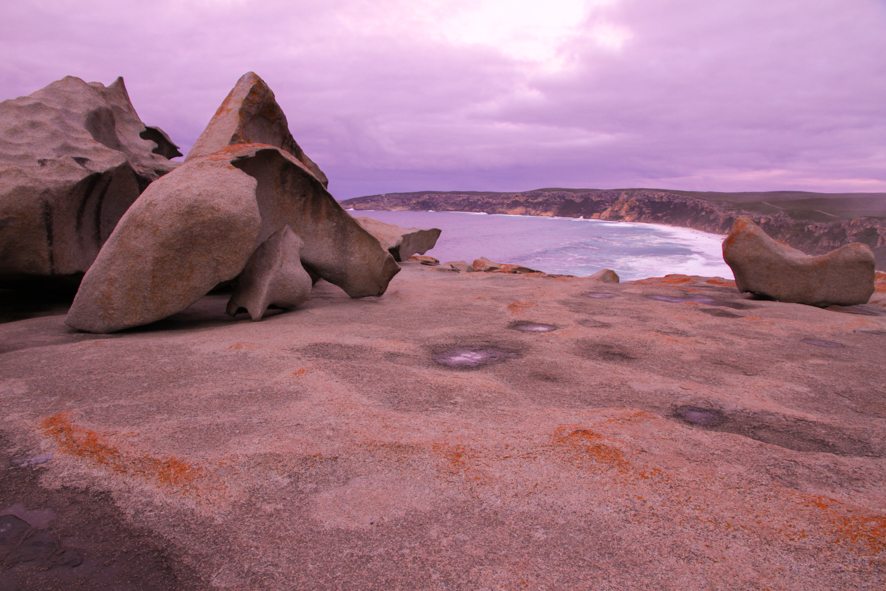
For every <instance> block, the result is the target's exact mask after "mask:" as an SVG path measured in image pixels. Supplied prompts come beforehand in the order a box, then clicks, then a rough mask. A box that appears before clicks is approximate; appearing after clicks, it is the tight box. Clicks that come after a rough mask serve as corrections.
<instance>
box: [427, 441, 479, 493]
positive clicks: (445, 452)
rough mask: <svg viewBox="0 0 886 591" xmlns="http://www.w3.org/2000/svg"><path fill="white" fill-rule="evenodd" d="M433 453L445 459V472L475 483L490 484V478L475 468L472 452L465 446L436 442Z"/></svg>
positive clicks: (433, 445) (432, 446)
mask: <svg viewBox="0 0 886 591" xmlns="http://www.w3.org/2000/svg"><path fill="white" fill-rule="evenodd" d="M431 451H432V452H434V453H435V454H437V455H439V456H441V457H442V458H443V460H444V461H445V464H444V471H445V472H447V473H449V474H457V475H460V476H462V477H464V478H465V479H467V480H471V481H474V482H479V483H488V482H489V477H488V476H487V475H486V474H484V473H483V472H482V471H480V470H479V469H478V468H477V467H476V466H475V462H474V461H473V460H474V459H475V458H474V456H473V452H472V450H470V449H468V448H467V447H465V446H464V445H462V444H460V443H457V444H451V443H444V442H436V443H433V444H432V445H431Z"/></svg>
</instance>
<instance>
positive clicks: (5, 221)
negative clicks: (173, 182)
mask: <svg viewBox="0 0 886 591" xmlns="http://www.w3.org/2000/svg"><path fill="white" fill-rule="evenodd" d="M176 155H180V154H179V153H178V150H177V148H176V146H175V144H173V143H172V142H171V141H170V140H169V138H168V137H167V136H166V134H165V133H163V132H162V131H161V130H159V129H158V128H155V127H147V126H146V125H145V124H144V123H143V122H142V121H141V119H139V117H138V114H137V113H136V112H135V109H134V107H133V106H132V102H131V101H130V99H129V95H128V94H127V92H126V87H125V86H124V84H123V79H122V78H118V79H117V80H116V81H115V82H114V83H113V84H111V85H110V86H107V87H106V86H103V85H102V84H99V83H97V82H93V83H86V82H84V81H83V80H80V79H79V78H74V77H71V76H69V77H67V78H64V79H62V80H59V81H57V82H53V83H52V84H50V85H49V86H47V87H45V88H43V89H41V90H38V91H37V92H35V93H33V94H31V95H29V96H25V97H20V98H17V99H12V100H7V101H3V102H0V280H2V281H9V280H19V279H22V278H27V277H54V276H68V275H75V274H79V273H82V272H84V271H86V269H88V268H89V266H90V264H92V261H93V260H94V259H95V257H96V255H97V254H98V252H99V249H100V248H101V246H102V244H103V243H104V242H105V240H107V238H108V236H110V234H111V231H112V230H113V229H114V226H115V225H116V224H117V222H118V220H119V219H120V217H121V216H122V215H123V214H124V212H125V211H126V210H127V209H128V208H129V207H130V205H132V203H133V202H134V201H135V199H136V198H137V197H138V196H139V194H140V193H141V192H142V191H143V190H144V189H145V187H146V186H147V185H148V184H149V183H151V182H152V181H154V180H155V179H157V178H158V177H160V176H161V175H163V174H165V173H167V172H169V171H170V170H172V168H173V167H174V165H175V164H174V163H173V162H171V161H170V160H169V158H170V157H172V156H176Z"/></svg>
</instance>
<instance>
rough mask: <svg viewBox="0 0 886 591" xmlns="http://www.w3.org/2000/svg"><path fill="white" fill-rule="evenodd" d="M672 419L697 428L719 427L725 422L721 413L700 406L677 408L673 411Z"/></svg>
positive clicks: (724, 416) (714, 409)
mask: <svg viewBox="0 0 886 591" xmlns="http://www.w3.org/2000/svg"><path fill="white" fill-rule="evenodd" d="M674 417H675V418H677V419H679V420H681V421H683V422H684V423H688V424H690V425H696V426H698V427H719V426H720V425H722V424H723V423H725V422H726V415H725V414H723V411H721V410H718V409H716V408H704V407H701V406H678V407H677V408H675V409H674Z"/></svg>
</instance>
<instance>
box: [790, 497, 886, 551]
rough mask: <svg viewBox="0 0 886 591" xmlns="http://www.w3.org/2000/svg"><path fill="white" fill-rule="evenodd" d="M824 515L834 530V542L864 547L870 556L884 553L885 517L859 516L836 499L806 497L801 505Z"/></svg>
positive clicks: (885, 540)
mask: <svg viewBox="0 0 886 591" xmlns="http://www.w3.org/2000/svg"><path fill="white" fill-rule="evenodd" d="M803 504H804V505H806V506H807V507H814V508H816V509H818V510H820V511H822V512H823V513H824V515H825V516H826V517H827V518H828V520H829V521H830V523H831V526H832V527H833V528H834V534H835V536H834V541H835V542H836V543H838V544H850V545H852V546H854V547H859V546H861V547H864V548H865V549H867V550H868V551H869V552H870V553H871V554H880V553H881V552H884V551H886V515H866V514H859V513H858V512H857V511H855V510H854V509H853V508H852V507H848V506H847V505H845V504H844V503H841V502H840V501H838V500H836V499H832V498H829V497H822V496H810V497H807V499H806V501H805V502H804V503H803Z"/></svg>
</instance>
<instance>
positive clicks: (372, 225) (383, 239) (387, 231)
mask: <svg viewBox="0 0 886 591" xmlns="http://www.w3.org/2000/svg"><path fill="white" fill-rule="evenodd" d="M354 219H356V220H357V222H358V223H359V224H360V225H361V226H363V228H364V229H365V230H366V231H367V232H369V233H370V234H372V235H373V236H375V237H376V238H377V239H378V241H379V242H380V243H381V245H382V246H383V247H384V248H386V249H387V250H388V252H390V253H391V254H392V255H393V256H394V259H396V260H397V262H400V261H405V260H406V259H408V258H409V257H411V256H412V255H414V254H419V255H421V254H424V253H426V252H428V251H429V250H431V249H432V248H434V245H435V244H437V239H438V238H440V229H439V228H429V229H427V230H421V229H418V228H401V227H400V226H397V225H395V224H388V223H385V222H381V221H379V220H374V219H372V218H364V217H357V218H354Z"/></svg>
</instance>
